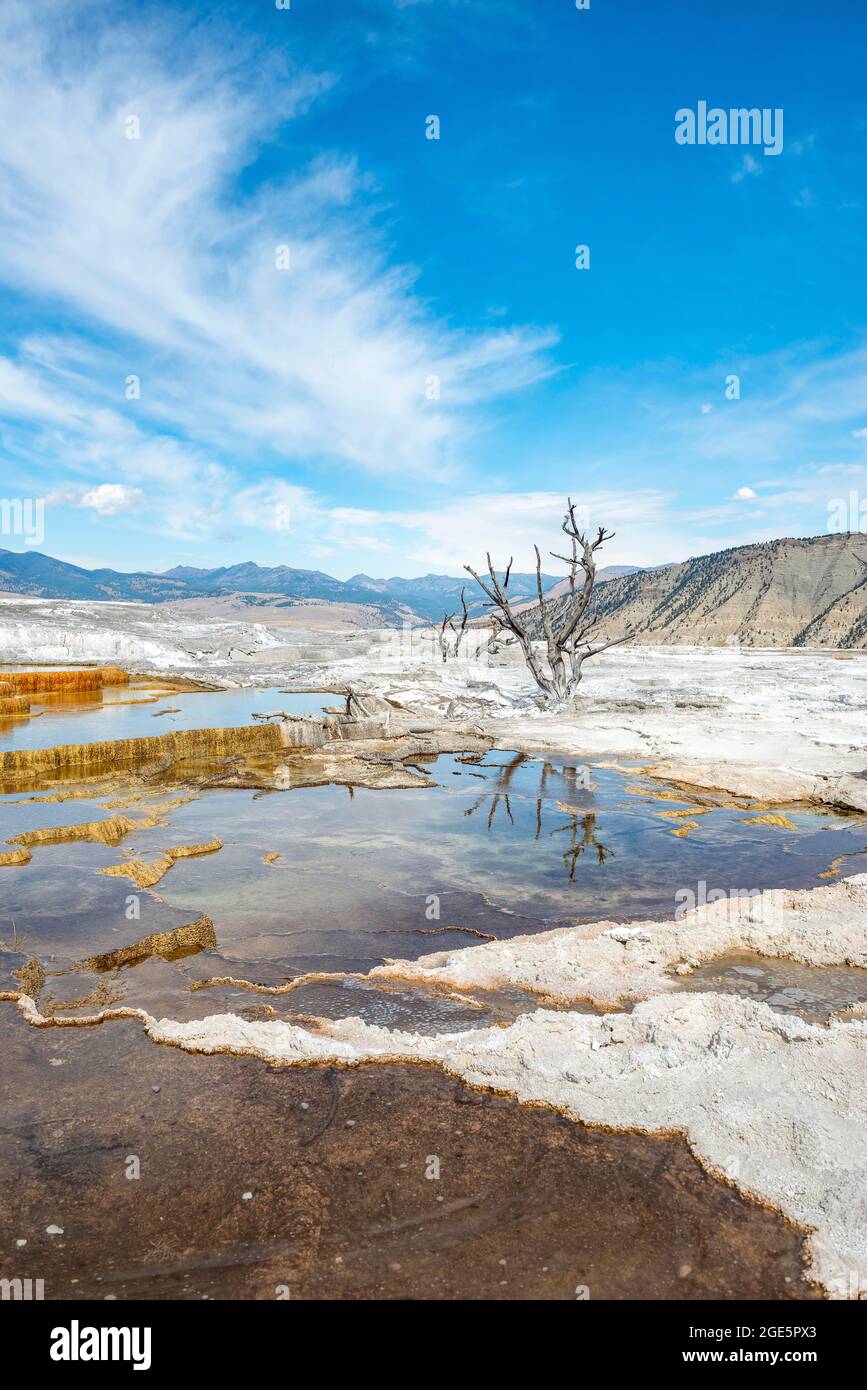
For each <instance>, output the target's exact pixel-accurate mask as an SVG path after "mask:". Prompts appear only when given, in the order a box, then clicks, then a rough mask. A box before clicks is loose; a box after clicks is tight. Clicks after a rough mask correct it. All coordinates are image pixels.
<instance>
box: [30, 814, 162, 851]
mask: <svg viewBox="0 0 867 1390" xmlns="http://www.w3.org/2000/svg"><path fill="white" fill-rule="evenodd" d="M159 823H160V822H159V818H158V817H157V816H147V817H145V819H143V820H130V818H129V817H128V816H109V817H108V818H107V819H106V820H91V821H82V822H80V824H78V825H53V826H47V827H43V829H41V830H25V831H24V833H23V834H22V835H13V836H12V837H11V838H10V839H9V840H7V841H6V843H7V844H8V845H65V844H70V843H72V842H74V841H76V840H90V841H91V842H92V843H93V844H101V845H116V844H119V842H120V841H121V840H122V839H123V837H124V835H129V833H130V831H132V830H149V829H151V828H152V827H153V826H155V825H159Z"/></svg>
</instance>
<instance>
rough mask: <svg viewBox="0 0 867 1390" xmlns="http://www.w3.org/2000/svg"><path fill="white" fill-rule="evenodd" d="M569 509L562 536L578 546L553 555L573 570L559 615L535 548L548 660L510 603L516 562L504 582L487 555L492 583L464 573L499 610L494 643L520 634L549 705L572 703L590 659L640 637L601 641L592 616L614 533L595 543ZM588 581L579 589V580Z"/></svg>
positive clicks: (508, 568) (601, 531)
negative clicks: (603, 551)
mask: <svg viewBox="0 0 867 1390" xmlns="http://www.w3.org/2000/svg"><path fill="white" fill-rule="evenodd" d="M566 506H567V510H566V515H565V516H564V518H563V523H562V530H563V531H564V532H565V534H566V535H567V536H568V537H569V539H570V541H571V543H572V553H571V555H559V554H557V552H556V551H553V550H552V551H551V555H552V557H553V558H554V559H555V560H562V561H563V562H564V563H565V564H567V565H568V566H569V574H568V581H569V588H568V592H567V594H566V595H565V596H564V600H565V601H564V602H563V604H562V608H561V610H560V611H559V612H557V613H553V612H552V610H551V600H550V599H549V598H546V597H545V594H544V592H543V589H542V557H541V555H540V553H539V547H538V546H537V545H536V546H534V547H533V549H534V550H535V552H536V590H537V593H538V612H539V619H540V622H541V624H542V631H543V633H544V642H545V648H546V652H545V657H544V658H543V657H542V656H541V654H540V653H539V652H538V651H536V649H535V648H534V646H533V639H532V637H531V636H530V631H529V628H528V625H527V613H526V612H523V613H521V614H517V613H516V612H515V611H514V609H513V608H512V606H511V603H510V600H509V576H510V575H511V572H512V564H513V561H512V560H509V563H508V565H507V566H506V571H505V574H504V576H503V579H502V581H500V580H499V579H498V578H497V572H496V570H495V569H494V566H493V563H492V561H491V555H490V551H488V554H487V561H488V579H482V577H481V575H479V574H477V573H476V571H475V570H474V569H473V568H472V567H471V566H470V565H464V569H465V570H466V571H467V573H468V574H471V575H472V576H473V579H475V581H476V583H477V584H478V585H479V587H480V588H481V589H482V591H483V592H484V594H485V595H486V596H487V598H488V601H489V602H488V607H490V608H492V609H493V610H494V612H493V613H492V615H491V616H492V619H493V621H494V624H495V628H494V631H493V632H492V635H491V640H492V642H495V641H496V640H497V638H499V636H500V634H501V633H502V632H503V630H505V631H508V632H511V633H513V634H514V636H515V637H516V638H517V640H518V643H519V644H520V647H521V651H522V652H523V654H524V660H525V662H526V663H527V667H528V668H529V670H530V673H531V675H532V677H533V679H534V680H535V682H536V684H537V685H538V687H539V689H540V690H541V691H542V693H543V694H544V695H545V697H546V701H547V703H548V704H549V705H559V704H562V703H564V702H565V701H568V700H571V699H572V697H573V696H574V695H575V693H576V691H577V689H578V685H579V683H580V681H581V668H582V666H583V664H584V662H585V661H586V660H587V658H588V657H591V656H596V655H598V653H599V652H604V651H606V650H607V648H608V647H613V646H616V645H617V644H618V643H620V642H626V641H628V639H629V638H630V637H632V636H634V633H633V632H631V631H630V632H627V633H625V634H624V635H623V636H622V637H615V638H611V639H609V640H602V641H600V640H598V639H599V637H600V635H601V634H599V633H598V631H597V628H598V620H597V619H596V618H595V617H594V616H593V615H592V614H590V613H589V612H588V610H589V608H590V601H591V599H592V597H593V589H594V586H595V584H596V558H595V557H596V551H597V550H598V549H599V548H600V546H603V545H604V544H605V542H606V541H610V540H611V539H612V538H613V536H614V532H613V531H606V530H605V528H604V526H600V527H599V529H598V531H597V533H596V537H595V539H594V540H591V539H590V538H589V537H588V536H586V535H585V534H584V532H583V531H582V530H581V528H580V527H579V525H578V521H577V518H576V516H575V504H574V502H573V501H572V499H571V497H570V498H569V499H568V500H567V504H566ZM582 575H583V578H582V579H581V582H580V584H579V576H582Z"/></svg>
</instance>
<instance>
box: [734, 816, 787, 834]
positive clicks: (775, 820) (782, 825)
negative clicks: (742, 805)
mask: <svg viewBox="0 0 867 1390" xmlns="http://www.w3.org/2000/svg"><path fill="white" fill-rule="evenodd" d="M743 824H744V825H775V826H777V828H778V829H779V830H797V828H798V827H797V825H796V824H795V822H794V821H793V820H789V818H788V816H776V815H768V816H750V817H749V818H748V819H747V820H745V821H744V822H743Z"/></svg>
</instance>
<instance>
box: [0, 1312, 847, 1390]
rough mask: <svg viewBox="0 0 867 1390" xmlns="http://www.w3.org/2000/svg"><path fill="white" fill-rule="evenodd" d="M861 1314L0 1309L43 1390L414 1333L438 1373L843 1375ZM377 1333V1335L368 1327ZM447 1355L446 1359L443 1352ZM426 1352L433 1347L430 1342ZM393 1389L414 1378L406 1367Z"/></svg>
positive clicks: (368, 1350)
mask: <svg viewBox="0 0 867 1390" xmlns="http://www.w3.org/2000/svg"><path fill="white" fill-rule="evenodd" d="M863 1311H864V1310H863V1307H862V1306H861V1305H859V1304H858V1303H855V1302H851V1301H841V1302H812V1301H804V1302H784V1303H708V1302H696V1303H682V1302H677V1303H674V1302H671V1303H654V1302H642V1303H637V1302H595V1303H594V1302H593V1301H591V1300H576V1302H574V1303H571V1302H570V1303H555V1304H551V1303H542V1302H522V1303H520V1304H519V1305H518V1306H516V1305H515V1302H514V1301H503V1302H487V1303H484V1304H480V1303H475V1302H467V1303H457V1302H453V1303H422V1302H411V1301H399V1302H394V1301H389V1302H386V1301H383V1302H373V1303H371V1302H361V1301H359V1302H350V1301H347V1302H342V1303H337V1302H334V1303H330V1302H302V1301H292V1300H291V1299H287V1300H286V1301H285V1302H281V1301H280V1300H275V1301H274V1302H269V1303H263V1302H243V1303H228V1302H221V1303H216V1302H214V1303H212V1302H207V1301H198V1302H173V1303H168V1302H166V1303H157V1302H111V1303H109V1302H105V1303H86V1302H80V1303H75V1304H73V1303H60V1302H55V1303H48V1302H46V1303H39V1302H36V1301H34V1302H27V1301H24V1300H21V1301H19V1300H13V1301H4V1302H3V1303H2V1304H0V1319H2V1321H3V1324H4V1330H5V1331H6V1333H7V1336H6V1338H5V1339H4V1340H5V1344H6V1346H7V1348H9V1347H14V1346H16V1345H17V1346H19V1347H22V1348H25V1347H26V1349H27V1364H28V1367H29V1369H30V1371H31V1372H38V1373H39V1374H40V1376H45V1375H47V1376H48V1377H49V1383H53V1382H54V1381H57V1383H61V1384H62V1383H64V1381H65V1380H67V1379H68V1377H69V1376H76V1377H77V1376H84V1377H86V1378H91V1379H92V1378H93V1376H94V1373H96V1374H98V1373H99V1371H100V1369H102V1368H108V1369H109V1370H111V1372H112V1373H113V1374H115V1375H116V1374H117V1373H118V1372H121V1373H123V1372H125V1371H127V1372H129V1373H131V1374H133V1373H138V1374H139V1375H140V1376H144V1375H164V1374H165V1373H166V1372H167V1371H168V1372H174V1373H177V1372H181V1373H193V1374H195V1375H208V1374H210V1373H211V1372H219V1373H220V1374H221V1375H222V1376H223V1377H226V1376H227V1375H230V1374H232V1373H233V1371H235V1370H236V1369H237V1370H238V1371H242V1372H243V1373H244V1374H245V1375H249V1373H250V1369H251V1365H255V1366H257V1367H260V1368H264V1367H267V1366H269V1365H271V1366H273V1367H274V1368H282V1369H283V1370H284V1371H286V1372H287V1373H289V1372H290V1371H291V1370H292V1369H293V1365H294V1368H295V1369H296V1370H297V1366H298V1363H297V1360H296V1356H295V1355H294V1354H293V1355H292V1356H291V1357H290V1360H289V1361H287V1354H288V1352H289V1349H290V1348H294V1349H295V1353H298V1352H299V1351H301V1350H302V1349H303V1352H304V1359H305V1363H306V1364H307V1366H308V1374H309V1365H310V1358H311V1357H315V1358H316V1359H317V1360H318V1359H320V1358H322V1359H323V1367H324V1366H325V1365H326V1364H327V1367H328V1372H329V1375H330V1376H331V1377H333V1376H334V1374H335V1372H337V1373H339V1371H340V1368H341V1366H342V1365H345V1366H346V1367H347V1369H349V1368H351V1369H352V1370H353V1371H355V1372H356V1373H357V1371H358V1369H359V1361H360V1359H361V1358H362V1357H363V1358H364V1359H365V1360H367V1361H368V1363H369V1359H370V1358H371V1357H373V1356H375V1355H376V1353H375V1351H374V1347H375V1345H376V1341H377V1340H378V1342H379V1348H380V1350H379V1356H380V1357H381V1356H382V1355H383V1354H384V1353H385V1351H386V1348H387V1347H388V1346H389V1344H390V1343H392V1344H393V1343H394V1338H395V1336H398V1337H405V1336H406V1335H407V1334H410V1335H412V1334H413V1333H416V1334H417V1336H418V1337H419V1339H423V1341H422V1340H420V1345H421V1346H425V1347H426V1348H427V1350H426V1352H425V1358H424V1362H425V1364H424V1366H423V1368H419V1369H420V1371H421V1374H422V1375H424V1374H425V1372H426V1371H428V1368H429V1367H430V1370H433V1366H432V1364H431V1361H430V1353H431V1351H432V1350H433V1349H434V1348H438V1349H439V1350H440V1351H441V1352H442V1355H443V1360H445V1359H446V1358H450V1357H451V1356H452V1355H455V1356H457V1355H460V1359H461V1362H462V1363H465V1362H466V1360H467V1354H466V1353H467V1347H468V1346H471V1347H472V1349H473V1352H474V1358H473V1359H476V1358H477V1359H478V1361H479V1363H480V1366H483V1367H484V1369H485V1371H486V1372H487V1373H488V1374H490V1372H491V1370H493V1369H495V1368H497V1365H498V1362H499V1361H500V1358H501V1357H502V1355H503V1353H506V1354H508V1356H509V1357H510V1358H511V1357H513V1355H514V1353H515V1351H516V1350H517V1349H518V1348H521V1349H522V1350H526V1351H528V1352H530V1351H532V1354H533V1356H534V1359H535V1358H538V1357H539V1356H540V1355H544V1349H545V1346H546V1345H547V1346H548V1348H549V1349H550V1351H552V1352H554V1351H555V1350H556V1351H557V1353H558V1357H559V1358H562V1356H563V1354H564V1352H565V1353H566V1354H567V1355H571V1356H578V1357H579V1358H580V1364H581V1365H582V1366H585V1367H587V1366H588V1365H589V1364H592V1363H589V1362H588V1361H587V1359H586V1358H588V1357H590V1356H592V1357H594V1358H595V1359H597V1360H602V1361H603V1363H604V1365H605V1366H606V1368H607V1372H608V1373H609V1374H610V1373H612V1372H619V1373H626V1374H629V1373H631V1372H639V1371H640V1372H647V1371H650V1372H651V1373H652V1372H661V1373H668V1372H670V1371H671V1370H673V1369H675V1368H684V1369H685V1370H687V1371H690V1370H691V1371H693V1372H695V1373H696V1374H697V1375H698V1376H701V1375H702V1373H703V1372H704V1371H705V1370H707V1369H709V1368H713V1367H722V1368H726V1367H728V1368H730V1369H731V1368H737V1367H740V1366H745V1367H752V1366H758V1367H765V1368H767V1369H769V1370H780V1369H782V1370H787V1369H788V1368H790V1367H806V1368H811V1369H812V1370H813V1371H820V1372H821V1373H822V1374H823V1375H824V1376H827V1375H828V1373H829V1372H830V1373H834V1372H838V1371H839V1372H842V1370H843V1369H844V1366H845V1365H847V1364H851V1363H852V1361H853V1359H854V1358H855V1356H856V1355H857V1352H858V1348H859V1346H860V1345H861V1344H862V1339H863V1331H864V1319H863ZM380 1317H381V1318H382V1319H383V1323H382V1326H381V1327H378V1326H377V1323H378V1319H379V1318H380ZM456 1335H457V1336H459V1337H460V1342H457V1341H456V1342H455V1343H454V1345H453V1349H452V1352H450V1351H449V1349H448V1343H449V1341H450V1340H451V1339H452V1338H453V1337H455V1336H456ZM432 1337H433V1338H434V1341H433V1343H432V1342H431V1338H432ZM401 1360H403V1361H404V1366H403V1371H402V1372H401V1374H402V1375H416V1374H418V1373H419V1371H418V1370H413V1369H411V1367H410V1365H409V1364H408V1363H407V1362H406V1351H405V1350H404V1351H403V1352H402V1353H401Z"/></svg>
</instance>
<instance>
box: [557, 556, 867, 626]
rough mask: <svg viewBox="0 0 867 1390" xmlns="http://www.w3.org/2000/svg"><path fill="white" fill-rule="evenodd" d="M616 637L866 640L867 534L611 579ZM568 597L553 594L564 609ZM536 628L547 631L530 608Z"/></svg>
mask: <svg viewBox="0 0 867 1390" xmlns="http://www.w3.org/2000/svg"><path fill="white" fill-rule="evenodd" d="M593 603H594V608H595V611H596V613H597V614H598V616H599V618H600V620H601V623H602V625H603V627H604V630H605V632H606V633H607V635H608V636H610V637H620V636H621V635H622V634H623V633H625V632H628V631H630V630H636V631H637V632H638V636H637V638H636V640H637V641H638V642H642V643H648V644H650V643H652V644H653V645H664V644H668V643H695V644H697V645H702V646H724V645H727V644H738V645H742V646H748V647H800V646H806V647H860V648H863V647H867V536H862V535H860V534H857V533H846V534H845V535H835V536H814V537H811V538H809V539H807V540H777V541H766V542H763V543H761V544H759V545H746V546H739V547H738V548H737V549H734V550H722V551H719V552H718V553H716V554H713V555H700V556H697V557H696V558H695V559H692V560H685V561H683V562H682V563H680V564H676V565H667V566H665V567H664V568H663V569H655V570H641V571H638V572H637V573H635V574H629V575H624V576H622V577H621V578H618V579H612V580H610V581H609V582H608V583H606V584H604V585H602V586H600V587H599V588H598V589H597V591H596V594H595V595H594V600H593ZM564 604H565V600H564V599H559V600H557V601H555V603H554V605H553V607H554V612H555V613H556V614H561V613H562V612H563V609H564ZM531 626H532V631H533V634H534V636H538V637H541V636H542V625H541V620H540V618H539V616H538V612H537V611H536V610H534V613H533V621H532V625H531Z"/></svg>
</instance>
